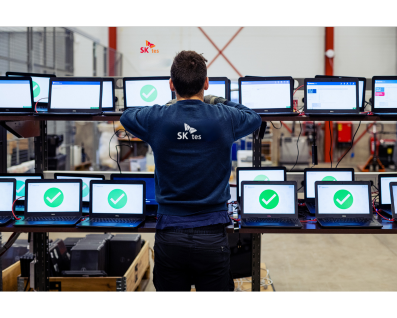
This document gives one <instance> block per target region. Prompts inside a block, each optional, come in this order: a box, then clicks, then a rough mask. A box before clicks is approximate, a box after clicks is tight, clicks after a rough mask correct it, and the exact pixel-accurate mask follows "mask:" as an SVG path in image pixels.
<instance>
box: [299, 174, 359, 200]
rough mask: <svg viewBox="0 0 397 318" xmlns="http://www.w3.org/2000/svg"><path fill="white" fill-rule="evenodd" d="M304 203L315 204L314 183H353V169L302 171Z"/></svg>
mask: <svg viewBox="0 0 397 318" xmlns="http://www.w3.org/2000/svg"><path fill="white" fill-rule="evenodd" d="M304 181H305V202H312V203H314V202H315V188H314V183H315V182H316V181H354V169H353V168H306V169H305V170H304Z"/></svg>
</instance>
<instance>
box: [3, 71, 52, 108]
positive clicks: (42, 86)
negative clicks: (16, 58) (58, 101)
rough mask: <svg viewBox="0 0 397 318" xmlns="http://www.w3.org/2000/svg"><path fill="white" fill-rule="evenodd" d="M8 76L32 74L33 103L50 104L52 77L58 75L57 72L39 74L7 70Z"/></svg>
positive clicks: (39, 104)
mask: <svg viewBox="0 0 397 318" xmlns="http://www.w3.org/2000/svg"><path fill="white" fill-rule="evenodd" d="M6 76H10V77H14V76H19V77H20V76H30V77H31V78H32V89H33V103H34V104H36V102H37V101H39V100H40V101H39V102H38V103H37V105H38V106H45V107H47V106H48V97H49V94H50V79H51V77H56V75H55V74H38V73H20V72H7V73H6Z"/></svg>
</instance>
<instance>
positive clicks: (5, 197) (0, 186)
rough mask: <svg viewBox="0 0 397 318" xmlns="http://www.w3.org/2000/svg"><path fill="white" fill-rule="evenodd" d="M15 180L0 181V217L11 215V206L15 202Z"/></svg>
mask: <svg viewBox="0 0 397 318" xmlns="http://www.w3.org/2000/svg"><path fill="white" fill-rule="evenodd" d="M15 187H16V180H15V179H9V178H8V179H0V216H9V215H12V204H13V202H14V201H15Z"/></svg>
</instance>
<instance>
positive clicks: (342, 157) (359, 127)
mask: <svg viewBox="0 0 397 318" xmlns="http://www.w3.org/2000/svg"><path fill="white" fill-rule="evenodd" d="M360 126H361V121H360V122H359V124H358V127H357V129H356V132H355V133H354V135H353V139H352V144H351V146H350V148H349V150H348V151H346V152H345V154H344V155H343V156H342V158H340V160H339V161H338V164H337V165H336V167H335V168H338V165H339V164H340V162H341V161H342V159H343V158H344V157H345V156H346V155H347V154H348V153H349V151H350V150H351V149H352V148H353V144H354V138H355V137H356V134H357V132H358V129H359V128H360Z"/></svg>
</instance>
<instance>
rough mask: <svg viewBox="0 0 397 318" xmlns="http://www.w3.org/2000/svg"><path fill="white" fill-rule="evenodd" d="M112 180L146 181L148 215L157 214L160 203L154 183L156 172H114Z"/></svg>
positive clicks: (111, 176)
mask: <svg viewBox="0 0 397 318" xmlns="http://www.w3.org/2000/svg"><path fill="white" fill-rule="evenodd" d="M110 180H115V181H119V180H124V181H128V180H132V181H145V193H146V200H145V202H146V215H147V216H156V215H157V210H158V207H159V204H158V203H157V201H156V189H155V184H154V173H123V174H120V173H114V174H111V175H110Z"/></svg>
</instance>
